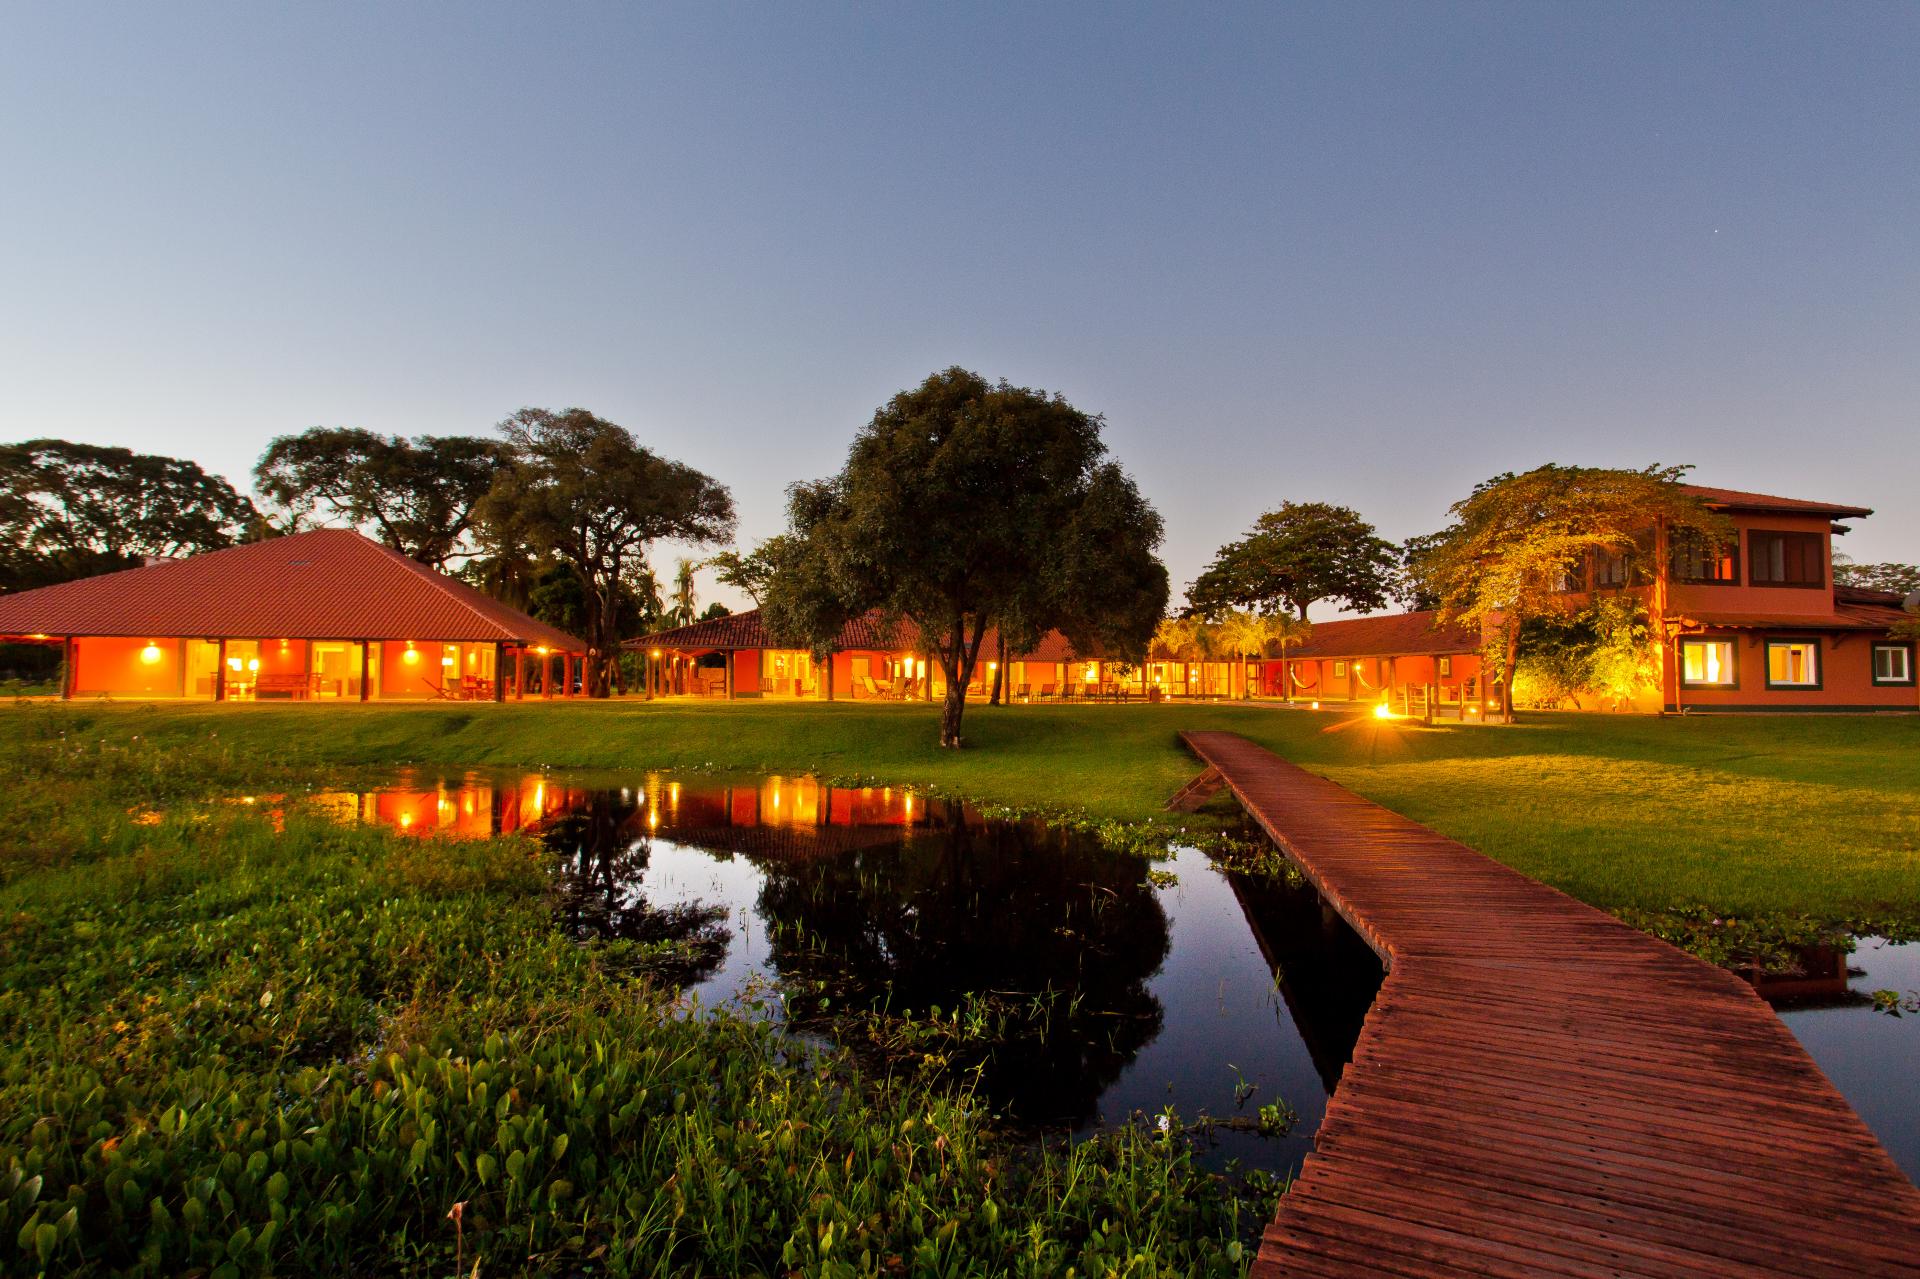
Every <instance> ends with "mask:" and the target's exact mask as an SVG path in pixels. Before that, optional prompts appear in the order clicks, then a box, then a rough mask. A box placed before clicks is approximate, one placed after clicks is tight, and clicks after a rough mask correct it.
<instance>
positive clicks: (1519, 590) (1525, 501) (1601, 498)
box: [1414, 464, 1734, 723]
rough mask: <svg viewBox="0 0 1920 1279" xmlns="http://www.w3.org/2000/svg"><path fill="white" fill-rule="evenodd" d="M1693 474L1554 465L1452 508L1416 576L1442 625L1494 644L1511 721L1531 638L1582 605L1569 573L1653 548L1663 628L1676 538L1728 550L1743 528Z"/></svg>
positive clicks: (1497, 480) (1510, 478)
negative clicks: (1736, 528) (1527, 633)
mask: <svg viewBox="0 0 1920 1279" xmlns="http://www.w3.org/2000/svg"><path fill="white" fill-rule="evenodd" d="M1689 469H1691V468H1688V467H1684V466H1671V467H1662V466H1649V467H1647V468H1645V469H1643V470H1638V471H1634V470H1614V469H1608V468H1604V467H1579V466H1555V465H1551V464H1549V465H1547V466H1541V467H1536V468H1535V469H1533V470H1531V471H1528V472H1526V473H1525V474H1522V475H1513V474H1505V475H1499V476H1495V477H1494V478H1493V479H1491V480H1488V481H1486V482H1485V483H1482V484H1480V485H1477V486H1476V487H1475V488H1474V490H1473V492H1472V493H1471V494H1470V495H1468V496H1467V497H1466V498H1464V499H1462V500H1461V501H1459V502H1456V503H1454V505H1453V507H1452V508H1451V513H1452V515H1453V523H1452V524H1451V525H1449V526H1448V527H1447V528H1446V529H1444V530H1442V531H1441V532H1440V533H1439V534H1437V535H1436V536H1435V539H1434V541H1433V543H1432V545H1431V546H1430V547H1429V548H1428V549H1427V550H1426V551H1425V552H1424V553H1422V554H1421V555H1420V556H1419V558H1418V560H1417V562H1416V564H1415V566H1414V572H1415V573H1416V574H1417V575H1418V577H1419V579H1420V582H1421V585H1422V588H1423V589H1425V590H1427V591H1429V592H1431V593H1432V595H1433V598H1434V599H1435V601H1436V602H1437V604H1438V608H1439V613H1440V617H1439V621H1440V622H1441V623H1442V624H1455V625H1462V626H1466V627H1469V628H1471V629H1475V630H1478V631H1480V632H1481V633H1482V634H1483V635H1485V636H1487V637H1488V645H1487V650H1486V659H1487V662H1488V665H1489V667H1490V669H1491V671H1492V672H1493V673H1495V674H1498V675H1499V676H1500V677H1501V678H1503V679H1505V680H1506V681H1507V692H1508V696H1507V697H1506V698H1505V699H1504V701H1505V718H1506V721H1507V722H1508V723H1512V722H1513V697H1512V681H1513V674H1514V671H1515V669H1516V667H1517V665H1518V663H1519V658H1520V649H1521V635H1522V631H1523V629H1524V628H1525V627H1526V625H1527V624H1528V623H1529V622H1530V621H1532V620H1533V619H1535V618H1544V617H1556V616H1564V615H1565V614H1567V613H1569V612H1571V611H1573V604H1574V600H1573V599H1572V598H1571V597H1570V596H1569V594H1568V592H1567V591H1566V590H1565V589H1563V588H1564V585H1565V578H1566V574H1567V572H1568V570H1569V569H1570V568H1572V567H1574V566H1583V565H1584V564H1585V563H1586V561H1587V560H1588V559H1589V558H1590V557H1593V556H1595V555H1601V554H1627V555H1633V554H1636V553H1644V552H1645V551H1646V550H1648V549H1649V548H1648V547H1647V546H1646V545H1645V544H1644V543H1645V539H1647V538H1648V537H1649V536H1651V538H1652V545H1651V548H1650V549H1651V552H1652V555H1653V568H1654V576H1655V577H1656V579H1657V580H1656V591H1655V593H1656V599H1655V605H1654V608H1653V609H1652V613H1653V616H1654V618H1655V619H1656V624H1659V619H1660V618H1662V617H1664V615H1665V600H1664V595H1663V593H1662V590H1661V587H1660V586H1659V583H1661V582H1664V581H1665V580H1666V577H1667V565H1666V557H1667V554H1668V547H1669V546H1670V544H1671V540H1672V537H1673V536H1674V535H1675V534H1676V533H1685V534H1690V535H1694V536H1698V537H1701V538H1703V539H1705V540H1706V541H1707V542H1708V543H1709V544H1713V545H1719V544H1722V543H1724V542H1725V541H1726V540H1727V539H1728V538H1730V537H1732V536H1733V535H1734V534H1733V526H1732V524H1731V522H1730V521H1729V520H1728V519H1727V518H1726V517H1725V516H1724V515H1719V514H1716V513H1714V512H1712V511H1709V510H1708V509H1707V508H1706V506H1705V505H1704V504H1703V503H1702V502H1701V501H1700V499H1699V498H1698V497H1696V496H1694V495H1692V494H1690V493H1688V492H1687V491H1686V490H1685V489H1684V488H1683V487H1682V486H1681V484H1680V478H1681V476H1683V475H1685V474H1686V472H1687V471H1688V470H1689Z"/></svg>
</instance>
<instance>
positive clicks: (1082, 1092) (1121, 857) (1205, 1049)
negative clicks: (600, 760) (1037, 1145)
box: [322, 775, 1381, 1168]
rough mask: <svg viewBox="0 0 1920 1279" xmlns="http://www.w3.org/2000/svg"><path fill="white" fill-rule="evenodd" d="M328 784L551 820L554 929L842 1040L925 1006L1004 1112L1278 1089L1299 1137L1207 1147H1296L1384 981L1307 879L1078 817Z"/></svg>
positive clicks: (425, 783)
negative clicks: (664, 951) (771, 1008)
mask: <svg viewBox="0 0 1920 1279" xmlns="http://www.w3.org/2000/svg"><path fill="white" fill-rule="evenodd" d="M322 803H323V804H324V805H325V806H326V807H328V808H330V809H331V810H332V811H334V812H335V813H336V814H337V815H339V816H341V817H342V818H347V819H357V820H363V821H373V822H381V823H384V824H387V825H391V826H393V827H395V828H396V829H401V830H406V831H409V832H413V833H421V834H425V833H443V834H449V835H488V834H496V833H510V832H516V831H518V832H521V833H525V834H529V835H533V836H536V837H538V838H540V839H542V840H544V841H545V842H546V843H547V844H548V846H549V847H550V848H552V849H553V850H554V854H555V856H556V858H557V861H558V872H559V874H558V886H559V892H558V894H557V903H556V910H557V912H558V915H559V918H560V920H561V922H562V923H563V925H564V926H565V927H566V928H567V929H568V930H569V931H570V932H572V933H573V934H574V935H575V936H579V937H582V938H617V939H622V940H625V941H632V942H640V943H650V942H674V943H681V945H680V946H679V950H680V952H681V955H682V968H681V970H680V971H679V972H677V973H675V974H674V975H675V976H676V977H677V978H678V979H679V980H680V981H681V982H682V983H683V984H684V985H685V986H686V987H687V988H688V989H689V991H690V992H691V993H693V994H695V995H697V996H698V997H699V998H700V999H701V1000H702V1002H703V1003H707V1004H712V1003H716V1002H722V1001H726V1000H728V999H731V998H732V997H734V996H735V995H736V994H738V993H739V992H741V991H742V990H743V989H745V988H748V987H749V986H752V985H755V984H760V983H771V984H772V985H774V986H775V987H777V988H778V989H779V990H781V991H782V992H784V994H785V997H786V998H785V1003H784V1005H783V1007H782V1009H780V1010H779V1015H784V1016H785V1017H786V1018H787V1019H788V1020H789V1022H790V1023H792V1024H794V1025H795V1026H796V1027H797V1028H800V1029H806V1030H810V1031H811V1030H821V1031H826V1030H829V1029H830V1030H831V1031H832V1032H833V1033H834V1034H835V1035H836V1036H838V1037H840V1038H841V1039H842V1041H843V1042H848V1041H849V1039H851V1040H853V1041H855V1042H850V1043H849V1046H852V1047H855V1048H856V1049H860V1048H862V1047H863V1046H864V1047H866V1048H871V1047H872V1046H873V1044H875V1043H880V1042H881V1041H883V1040H885V1039H886V1037H887V1035H888V1034H889V1033H893V1031H894V1030H895V1029H897V1028H898V1027H899V1026H900V1025H901V1023H899V1022H898V1021H897V1020H896V1019H897V1018H898V1017H899V1016H901V1015H911V1016H913V1017H915V1018H918V1019H921V1020H920V1023H919V1024H921V1025H924V1023H925V1019H926V1018H928V1017H930V1016H931V1015H932V1014H933V1013H934V1012H935V1010H938V1012H939V1015H940V1017H941V1018H942V1019H943V1023H942V1024H943V1027H944V1028H945V1029H943V1030H942V1031H941V1032H940V1035H939V1036H937V1037H936V1042H932V1043H930V1044H923V1045H921V1048H922V1049H923V1050H924V1051H923V1055H926V1054H935V1053H937V1054H939V1055H940V1056H942V1057H943V1058H945V1059H948V1060H949V1061H950V1063H951V1065H952V1066H953V1067H954V1068H955V1069H959V1070H966V1071H970V1070H977V1072H978V1080H979V1089H980V1095H981V1096H982V1098H983V1099H984V1100H985V1102H986V1103H987V1104H988V1105H990V1106H992V1107H993V1108H994V1109H995V1110H996V1111H998V1112H1000V1113H1003V1114H1006V1115H1008V1116H1010V1117H1013V1118H1016V1119H1019V1120H1023V1121H1027V1122H1031V1123H1038V1124H1044V1125H1047V1126H1067V1127H1071V1128H1073V1129H1075V1130H1077V1131H1084V1130H1087V1129H1090V1128H1092V1127H1094V1126H1097V1125H1098V1124H1101V1123H1103V1122H1104V1123H1113V1122H1119V1121H1122V1120H1124V1119H1126V1118H1128V1117H1129V1116H1131V1115H1133V1114H1137V1113H1142V1112H1144V1113H1148V1114H1151V1113H1154V1112H1156V1111H1158V1110H1160V1109H1162V1108H1164V1107H1167V1106H1173V1107H1175V1108H1177V1109H1178V1111H1179V1112H1180V1114H1181V1115H1182V1116H1183V1117H1184V1118H1188V1119H1191V1118H1193V1117H1195V1116H1196V1115H1198V1114H1200V1113H1202V1112H1206V1113H1209V1114H1211V1115H1213V1116H1215V1117H1219V1118H1228V1117H1235V1116H1238V1117H1240V1118H1243V1119H1248V1120H1250V1119H1251V1117H1252V1113H1253V1112H1254V1111H1255V1110H1257V1109H1258V1107H1259V1106H1261V1105H1263V1104H1268V1103H1284V1104H1286V1105H1288V1106H1290V1107H1292V1108H1293V1109H1295V1110H1296V1111H1297V1112H1298V1113H1299V1115H1300V1117H1301V1121H1302V1122H1301V1124H1300V1126H1299V1127H1298V1128H1297V1129H1296V1131H1295V1132H1294V1133H1293V1134H1292V1135H1291V1136H1289V1137H1287V1138H1286V1139H1284V1140H1279V1141H1273V1140H1266V1139H1262V1138H1259V1137H1256V1136H1254V1135H1252V1134H1251V1133H1248V1132H1228V1133H1225V1134H1222V1135H1221V1136H1220V1137H1219V1143H1220V1144H1219V1146H1218V1147H1217V1149H1216V1152H1215V1154H1216V1156H1217V1157H1218V1158H1220V1159H1224V1158H1225V1157H1226V1156H1228V1155H1231V1156H1233V1157H1237V1158H1242V1159H1245V1160H1246V1161H1248V1162H1249V1163H1253V1164H1257V1165H1259V1166H1264V1167H1269V1168H1285V1167H1289V1166H1293V1165H1296V1164H1297V1162H1298V1160H1299V1158H1300V1157H1301V1156H1302V1155H1304V1154H1305V1153H1306V1151H1307V1150H1308V1149H1309V1142H1310V1137H1311V1133H1312V1129H1313V1125H1314V1124H1315V1123H1317V1121H1318V1118H1319V1115H1320V1113H1321V1110H1322V1108H1323V1107H1324V1103H1325V1099H1326V1096H1327V1094H1328V1092H1330V1090H1331V1089H1332V1087H1333V1084H1334V1082H1335V1081H1336V1080H1337V1079H1338V1078H1339V1074H1340V1070H1341V1068H1342V1067H1343V1066H1344V1064H1345V1063H1346V1061H1347V1059H1348V1057H1349V1055H1350V1054H1351V1052H1352V1048H1353V1043H1354V1039H1355V1037H1356V1035H1357V1034H1358V1030H1359V1026H1360V1022H1361V1020H1362V1019H1363V1018H1364V1016H1365V1014H1366V1010H1367V1007H1368V1006H1369V1004H1370V1003H1371V1000H1372V998H1373V994H1374V992H1375V990H1376V989H1377V988H1378V985H1379V981H1380V977H1381V974H1380V968H1379V965H1378V962H1377V961H1376V960H1375V959H1374V958H1373V956H1372V954H1371V952H1369V951H1367V950H1366V948H1365V947H1364V946H1363V945H1361V944H1360V943H1359V941H1358V939H1357V938H1354V937H1353V936H1352V934H1351V933H1350V932H1348V931H1347V930H1346V929H1345V926H1344V925H1343V924H1341V923H1340V922H1339V921H1338V920H1337V919H1335V918H1333V917H1332V916H1330V915H1328V914H1327V913H1326V912H1325V911H1324V910H1323V909H1322V908H1321V906H1320V902H1319V898H1318V897H1317V896H1316V895H1315V894H1314V893H1313V892H1312V890H1311V889H1308V888H1305V887H1303V886H1298V887H1295V886H1288V885H1287V884H1285V883H1280V882H1274V881H1268V880H1255V879H1248V878H1242V877H1237V876H1236V877H1232V878H1229V877H1228V876H1226V875H1224V874H1222V873H1221V872H1220V871H1218V870H1216V869H1215V868H1214V867H1213V866H1212V865H1211V864H1210V863H1209V862H1208V861H1207V859H1206V858H1205V857H1204V856H1202V855H1200V854H1198V853H1196V852H1192V851H1191V850H1188V851H1185V852H1183V853H1182V854H1181V855H1180V856H1179V857H1177V858H1176V859H1175V860H1174V861H1173V862H1172V864H1171V865H1172V874H1171V875H1164V874H1163V875H1160V876H1157V877H1155V876H1150V872H1151V871H1153V870H1155V866H1154V864H1153V863H1150V862H1148V861H1147V860H1145V859H1143V858H1140V857H1136V856H1129V855H1125V854H1120V853H1115V852H1112V851H1110V850H1108V849H1106V848H1105V847H1103V846H1102V845H1101V844H1100V843H1099V842H1098V841H1097V840H1096V839H1094V838H1092V837H1090V836H1084V835H1077V834H1073V833H1071V832H1067V831H1062V830H1059V829H1056V828H1050V827H1046V826H1042V825H1039V824H1034V823H1013V822H990V821H986V820H984V819H983V818H982V817H981V816H980V815H979V814H978V813H977V812H976V811H974V810H972V809H971V808H969V807H967V806H966V805H962V804H958V803H952V802H948V801H938V800H929V799H928V798H926V797H925V796H922V795H916V794H914V793H911V792H908V791H905V790H898V789H893V788H887V787H837V786H828V785H823V784H821V783H819V782H817V781H815V780H814V779H811V778H792V777H766V778H758V779H754V780H752V781H749V782H743V783H738V784H726V783H706V782H701V783H698V784H696V783H691V782H682V781H678V780H675V779H670V778H666V777H662V776H658V775H648V776H647V777H645V778H643V779H641V780H640V782H639V784H638V785H629V786H604V785H599V786H596V785H583V784H580V783H577V782H562V781H560V780H557V779H554V778H549V777H531V776H530V777H523V778H499V777H489V776H484V775H472V776H469V777H466V778H464V779H460V780H456V781H451V782H441V781H435V780H427V779H420V778H403V779H399V780H398V781H397V782H396V784H395V785H394V786H391V787H383V788H379V789H376V790H373V791H369V792H366V793H364V794H353V795H334V796H327V797H325V798H324V799H323V801H322ZM1162 869H1164V865H1163V867H1162ZM849 1012H852V1013H854V1014H855V1017H854V1019H853V1020H852V1021H848V1020H847V1014H848V1013H849ZM869 1041H870V1042H869Z"/></svg>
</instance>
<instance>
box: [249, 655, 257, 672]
mask: <svg viewBox="0 0 1920 1279" xmlns="http://www.w3.org/2000/svg"><path fill="white" fill-rule="evenodd" d="M247 669H248V670H250V671H257V670H259V669H260V659H259V658H257V657H249V658H248V659H247Z"/></svg>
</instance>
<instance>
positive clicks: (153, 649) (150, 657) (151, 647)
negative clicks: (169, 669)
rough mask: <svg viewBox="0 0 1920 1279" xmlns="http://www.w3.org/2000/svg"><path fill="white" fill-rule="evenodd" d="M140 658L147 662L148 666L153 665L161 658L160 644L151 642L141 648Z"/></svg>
mask: <svg viewBox="0 0 1920 1279" xmlns="http://www.w3.org/2000/svg"><path fill="white" fill-rule="evenodd" d="M140 660H141V661H143V662H145V663H146V664H147V665H148V666H152V665H153V664H154V663H155V662H157V661H159V660H160V646H159V645H158V644H153V643H149V644H148V645H147V646H146V647H145V648H143V649H141V650H140Z"/></svg>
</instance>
